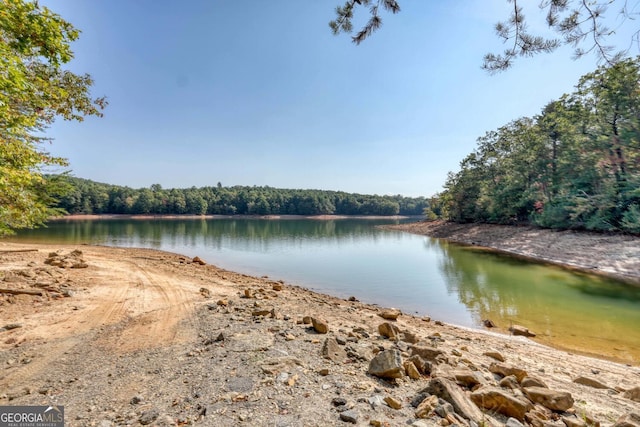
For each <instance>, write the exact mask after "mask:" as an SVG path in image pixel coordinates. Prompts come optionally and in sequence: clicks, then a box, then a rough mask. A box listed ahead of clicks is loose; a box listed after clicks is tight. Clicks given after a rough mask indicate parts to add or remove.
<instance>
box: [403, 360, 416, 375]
mask: <svg viewBox="0 0 640 427" xmlns="http://www.w3.org/2000/svg"><path fill="white" fill-rule="evenodd" d="M403 365H404V371H405V373H406V374H407V376H408V377H409V378H411V379H412V380H419V379H420V372H419V371H418V368H416V365H414V364H413V362H411V361H410V360H407V361H405V362H404V364H403Z"/></svg>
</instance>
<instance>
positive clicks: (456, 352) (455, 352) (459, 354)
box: [451, 348, 462, 357]
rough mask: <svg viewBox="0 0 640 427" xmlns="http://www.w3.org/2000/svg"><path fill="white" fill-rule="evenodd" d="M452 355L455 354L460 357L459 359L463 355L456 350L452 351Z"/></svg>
mask: <svg viewBox="0 0 640 427" xmlns="http://www.w3.org/2000/svg"><path fill="white" fill-rule="evenodd" d="M451 354H453V355H454V356H458V357H461V356H462V353H460V351H459V350H456V349H455V348H454V349H453V350H451Z"/></svg>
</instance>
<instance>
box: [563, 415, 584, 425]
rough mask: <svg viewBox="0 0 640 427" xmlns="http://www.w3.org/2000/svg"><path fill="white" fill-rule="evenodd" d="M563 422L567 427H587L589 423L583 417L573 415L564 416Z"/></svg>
mask: <svg viewBox="0 0 640 427" xmlns="http://www.w3.org/2000/svg"><path fill="white" fill-rule="evenodd" d="M562 422H563V423H564V425H566V426H567V427H587V423H586V422H585V421H584V420H583V419H581V418H578V417H576V416H575V415H572V416H570V417H562Z"/></svg>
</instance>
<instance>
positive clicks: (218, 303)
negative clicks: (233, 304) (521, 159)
mask: <svg viewBox="0 0 640 427" xmlns="http://www.w3.org/2000/svg"><path fill="white" fill-rule="evenodd" d="M216 304H217V305H221V306H224V307H226V306H228V305H229V301H228V300H226V299H219V300H218V301H217V302H216Z"/></svg>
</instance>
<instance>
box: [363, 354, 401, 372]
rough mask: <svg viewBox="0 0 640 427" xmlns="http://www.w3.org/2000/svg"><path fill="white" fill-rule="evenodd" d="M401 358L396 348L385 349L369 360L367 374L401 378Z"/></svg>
mask: <svg viewBox="0 0 640 427" xmlns="http://www.w3.org/2000/svg"><path fill="white" fill-rule="evenodd" d="M402 371H403V367H402V358H401V357H400V352H399V351H398V350H385V351H381V352H380V353H378V354H376V356H375V357H374V358H373V359H371V362H369V370H368V372H369V374H371V375H375V376H376V377H380V378H401V377H402Z"/></svg>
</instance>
